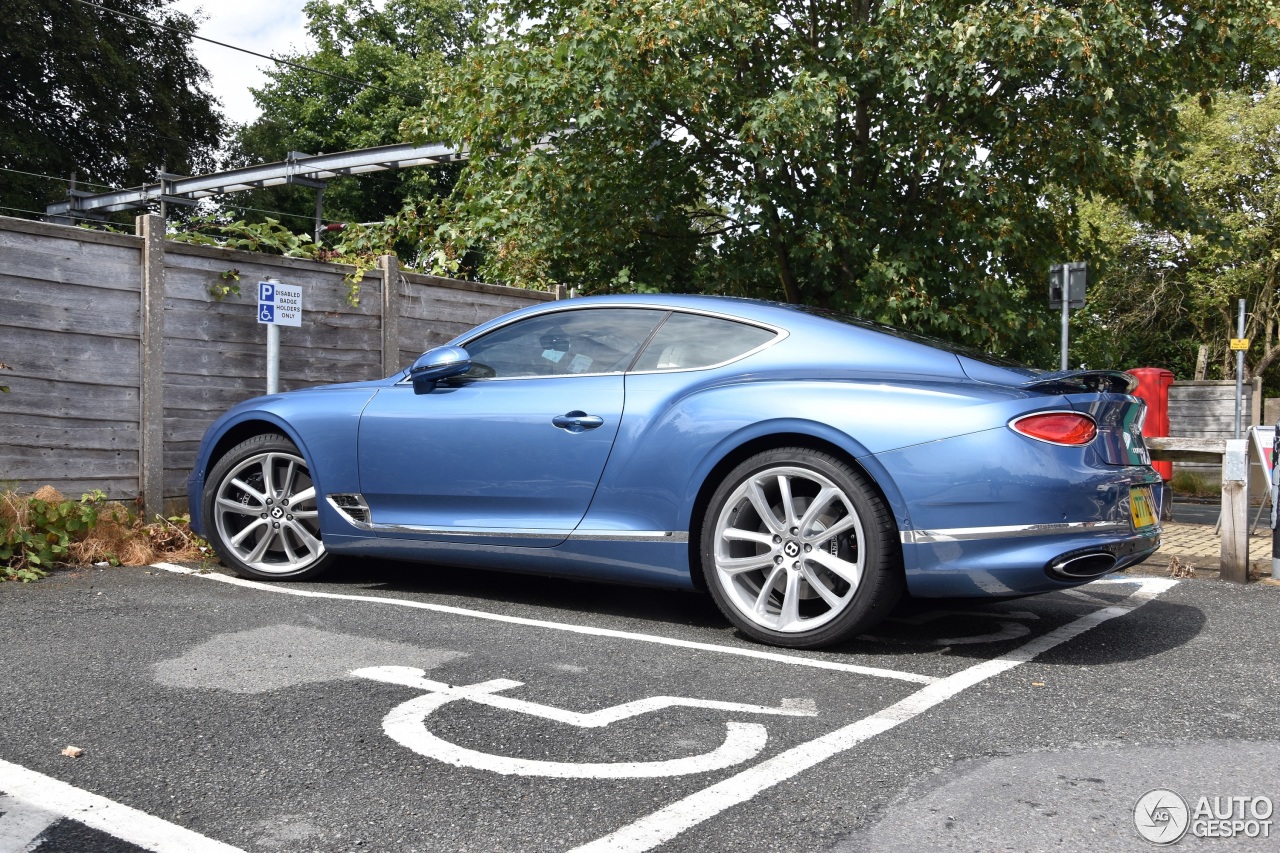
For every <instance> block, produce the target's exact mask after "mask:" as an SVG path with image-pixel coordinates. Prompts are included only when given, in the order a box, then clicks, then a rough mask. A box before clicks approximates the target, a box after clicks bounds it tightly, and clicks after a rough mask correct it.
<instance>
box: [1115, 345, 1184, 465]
mask: <svg viewBox="0 0 1280 853" xmlns="http://www.w3.org/2000/svg"><path fill="white" fill-rule="evenodd" d="M1126 372H1127V373H1128V374H1129V375H1130V376H1133V377H1135V378H1137V380H1138V387H1137V389H1135V390H1134V392H1133V395H1134V396H1135V397H1137V398H1139V399H1140V400H1142V401H1143V402H1144V403H1146V404H1147V419H1146V421H1145V422H1144V423H1143V425H1142V434H1143V435H1144V436H1151V437H1153V438H1163V437H1165V436H1167V435H1168V434H1169V386H1170V385H1172V384H1173V373H1171V372H1170V371H1168V370H1165V369H1164V368H1163V367H1135V368H1134V369H1133V370H1129V371H1126ZM1151 466H1152V467H1153V468H1155V469H1156V470H1157V471H1159V472H1160V476H1161V477H1164V478H1165V480H1172V479H1173V463H1172V462H1153V463H1151Z"/></svg>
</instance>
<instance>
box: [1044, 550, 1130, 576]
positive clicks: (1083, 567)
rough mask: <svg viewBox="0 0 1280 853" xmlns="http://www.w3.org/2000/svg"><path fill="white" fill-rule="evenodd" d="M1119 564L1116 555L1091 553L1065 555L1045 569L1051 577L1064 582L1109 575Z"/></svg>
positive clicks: (1103, 552) (1102, 552)
mask: <svg viewBox="0 0 1280 853" xmlns="http://www.w3.org/2000/svg"><path fill="white" fill-rule="evenodd" d="M1117 562H1119V561H1118V560H1117V559H1116V556H1115V555H1114V554H1108V553H1107V552H1105V551H1090V552H1088V553H1084V554H1080V553H1076V554H1064V555H1063V556H1061V557H1059V558H1058V559H1056V560H1054V561H1053V562H1051V563H1050V564H1049V565H1048V566H1046V567H1045V571H1047V572H1048V574H1049V576H1050V577H1055V578H1059V579H1062V580H1080V579H1083V578H1096V577H1101V576H1102V575H1105V574H1107V573H1108V572H1110V571H1112V570H1113V569H1115V567H1116V563H1117Z"/></svg>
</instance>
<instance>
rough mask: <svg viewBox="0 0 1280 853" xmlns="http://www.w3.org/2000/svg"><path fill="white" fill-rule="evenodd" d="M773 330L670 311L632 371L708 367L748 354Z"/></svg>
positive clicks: (765, 339) (773, 334)
mask: <svg viewBox="0 0 1280 853" xmlns="http://www.w3.org/2000/svg"><path fill="white" fill-rule="evenodd" d="M775 335H776V333H775V332H771V331H769V330H768V329H761V328H760V327H759V326H748V325H747V324H746V323H738V322H736V321H734V320H725V319H723V318H720V317H704V316H702V315H700V314H672V315H671V316H670V317H669V318H668V319H667V322H665V323H663V324H662V328H661V329H659V330H658V333H657V334H656V335H654V336H653V340H652V341H650V342H649V345H648V346H647V347H645V348H644V352H643V353H641V354H640V360H639V361H637V362H636V366H635V367H633V368H632V370H688V369H691V368H695V367H710V366H711V365H713V364H721V363H723V362H726V361H730V360H732V359H735V358H737V357H738V356H740V355H743V354H744V353H748V352H750V351H751V350H753V349H755V348H756V347H758V346H760V345H761V344H764V343H766V342H768V341H769V340H771V339H773V338H774V337H775Z"/></svg>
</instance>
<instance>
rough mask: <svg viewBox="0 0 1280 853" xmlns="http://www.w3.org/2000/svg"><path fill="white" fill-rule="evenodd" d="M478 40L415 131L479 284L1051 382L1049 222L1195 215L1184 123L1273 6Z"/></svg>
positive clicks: (757, 8)
mask: <svg viewBox="0 0 1280 853" xmlns="http://www.w3.org/2000/svg"><path fill="white" fill-rule="evenodd" d="M491 15H492V20H493V22H494V26H495V28H496V29H495V34H494V37H493V38H492V39H491V40H490V41H489V42H488V43H487V44H486V45H485V47H484V49H483V50H480V51H478V52H477V53H476V54H475V55H474V56H472V57H471V58H470V59H469V60H468V61H466V62H464V63H463V64H462V65H461V66H460V67H459V69H458V70H457V71H456V72H453V71H449V70H447V69H446V70H445V71H444V72H443V73H437V74H436V75H435V79H436V80H437V81H438V83H437V86H438V90H439V92H438V97H437V98H435V99H434V100H432V101H429V102H428V103H426V104H425V105H424V109H423V115H422V116H421V118H419V119H418V120H416V121H415V122H413V124H412V127H413V129H414V130H415V133H416V136H417V138H419V139H445V140H450V141H453V142H455V143H458V144H461V143H463V142H465V143H466V144H468V145H469V146H470V147H471V151H472V159H471V161H470V163H469V165H468V167H467V169H466V172H465V178H464V179H463V181H462V182H461V183H460V184H459V187H458V190H457V191H456V193H455V201H456V202H457V204H458V217H459V218H458V220H457V223H456V224H457V227H458V233H459V235H460V237H461V239H466V240H470V241H474V242H477V243H480V244H481V245H482V246H483V247H484V251H485V266H484V270H485V272H486V274H487V275H488V276H489V277H491V278H496V279H501V280H504V281H508V282H513V283H520V282H524V283H531V284H533V283H540V282H543V281H546V280H556V281H561V282H565V283H568V284H571V285H575V286H578V287H579V288H582V289H584V290H587V291H598V290H602V289H609V288H611V287H612V288H617V287H625V288H631V287H656V288H662V289H676V290H703V291H717V292H732V293H744V294H752V295H765V296H773V297H777V298H782V299H785V300H788V301H792V302H807V303H815V304H819V305H830V306H836V307H844V308H849V309H852V310H854V311H856V312H858V313H860V314H862V315H864V316H867V317H869V318H873V319H877V320H883V321H887V322H891V323H895V324H898V325H903V326H907V327H911V328H915V329H920V330H923V331H927V332H932V333H934V334H939V335H942V336H945V337H949V338H952V339H958V340H963V341H967V342H970V343H973V344H977V345H981V346H986V347H991V348H995V349H998V350H1004V351H1010V352H1022V353H1024V354H1028V353H1030V354H1033V355H1034V354H1035V352H1036V347H1037V346H1040V347H1041V350H1040V352H1041V355H1042V359H1041V360H1044V358H1043V354H1044V352H1045V351H1046V349H1048V350H1050V351H1051V344H1050V342H1051V341H1052V340H1053V339H1054V325H1053V323H1052V320H1051V318H1050V317H1049V315H1048V312H1047V309H1045V310H1044V311H1040V310H1037V309H1033V308H1031V307H1029V306H1030V305H1031V304H1032V301H1034V303H1037V304H1038V303H1039V301H1040V300H1041V298H1042V296H1041V294H1042V292H1043V290H1044V279H1045V275H1046V269H1047V266H1048V264H1049V263H1050V262H1052V261H1054V260H1061V259H1063V257H1064V254H1065V253H1066V252H1068V251H1070V250H1072V249H1074V248H1075V246H1076V244H1077V241H1076V240H1075V234H1074V233H1062V231H1061V230H1060V228H1059V227H1058V223H1060V222H1061V221H1063V220H1062V218H1061V216H1060V215H1059V211H1058V210H1057V208H1058V207H1059V206H1061V205H1066V206H1067V207H1068V208H1070V207H1072V206H1073V205H1074V201H1073V200H1074V199H1075V198H1077V197H1079V196H1099V197H1102V198H1111V199H1115V200H1117V201H1120V202H1122V203H1123V204H1125V205H1126V206H1127V207H1129V208H1131V209H1133V210H1135V211H1138V212H1139V214H1141V215H1143V216H1145V217H1147V218H1150V219H1152V220H1155V221H1160V220H1166V221H1167V220H1176V219H1177V218H1178V217H1180V216H1183V215H1184V214H1185V213H1186V209H1185V205H1184V204H1183V193H1182V191H1181V190H1182V185H1181V182H1180V181H1179V180H1178V177H1177V167H1176V160H1175V158H1176V155H1177V154H1178V153H1179V150H1180V149H1179V144H1180V136H1179V133H1178V124H1177V121H1176V106H1177V103H1178V100H1179V98H1180V97H1181V96H1182V95H1183V93H1186V92H1188V91H1191V92H1200V91H1209V90H1213V89H1216V88H1218V87H1220V86H1222V85H1224V84H1226V83H1228V82H1234V81H1235V80H1236V79H1237V78H1240V77H1246V78H1251V77H1254V76H1257V73H1256V72H1255V71H1254V70H1253V64H1252V63H1251V52H1252V51H1253V50H1254V49H1255V47H1256V45H1257V43H1258V42H1259V41H1260V40H1261V41H1266V42H1267V43H1268V44H1269V40H1270V39H1272V38H1273V37H1274V35H1275V27H1274V22H1272V21H1270V20H1269V19H1268V9H1267V7H1266V6H1265V4H1264V2H1263V0H1189V2H1179V3H1169V2H1159V1H1158V2H1154V3H1153V2H1150V0H1078V2H1073V3H1070V4H1061V3H1052V2H1036V0H1006V1H1005V2H987V3H978V4H975V3H969V2H959V0H941V2H940V1H939V0H930V2H919V0H854V1H853V2H835V0H726V2H708V0H513V1H512V2H504V3H501V4H496V5H494V6H493V7H492V12H491ZM548 141H549V142H550V143H552V144H550V145H544V146H542V147H539V143H543V142H548ZM1064 244H1065V245H1064Z"/></svg>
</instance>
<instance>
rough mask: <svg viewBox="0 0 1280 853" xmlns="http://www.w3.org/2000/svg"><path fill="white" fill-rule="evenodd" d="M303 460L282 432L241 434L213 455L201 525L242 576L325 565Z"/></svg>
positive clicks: (286, 574)
mask: <svg viewBox="0 0 1280 853" xmlns="http://www.w3.org/2000/svg"><path fill="white" fill-rule="evenodd" d="M316 506H317V504H316V489H315V485H314V484H313V483H312V482H311V472H310V471H309V470H308V468H307V463H306V460H305V459H303V458H302V454H301V453H299V452H298V448H297V447H295V446H294V444H293V442H291V441H289V440H288V439H287V438H285V437H284V436H282V435H275V434H264V435H256V436H254V437H253V438H249V439H246V440H245V441H242V442H241V443H240V444H237V445H236V446H235V447H233V448H231V450H230V451H228V452H227V455H225V456H223V457H222V458H221V459H219V460H218V464H217V465H214V466H213V471H212V472H210V474H209V479H208V480H207V481H206V482H205V487H204V500H203V507H204V518H205V528H206V529H207V530H208V532H209V541H210V544H212V545H213V548H214V550H215V551H217V552H218V556H219V557H221V558H222V562H223V563H224V564H226V565H227V566H228V567H229V568H231V569H232V570H233V571H235V573H236V574H238V575H241V576H242V577H249V578H258V579H260V580H283V579H286V578H287V579H291V580H301V579H303V578H310V577H315V576H316V575H318V574H320V573H321V572H323V571H324V570H325V569H326V568H328V566H329V564H330V563H331V562H332V560H333V555H332V554H329V553H328V552H326V551H325V548H324V543H323V542H321V541H320V524H319V519H318V518H317V512H316Z"/></svg>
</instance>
